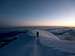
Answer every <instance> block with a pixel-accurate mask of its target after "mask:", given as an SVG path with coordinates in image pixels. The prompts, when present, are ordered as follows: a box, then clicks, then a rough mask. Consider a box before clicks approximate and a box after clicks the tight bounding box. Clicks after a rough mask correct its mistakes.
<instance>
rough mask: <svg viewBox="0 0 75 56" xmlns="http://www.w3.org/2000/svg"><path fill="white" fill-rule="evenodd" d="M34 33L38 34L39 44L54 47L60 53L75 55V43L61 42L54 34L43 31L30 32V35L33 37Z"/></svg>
mask: <svg viewBox="0 0 75 56" xmlns="http://www.w3.org/2000/svg"><path fill="white" fill-rule="evenodd" d="M36 32H39V40H40V43H41V44H43V45H46V46H48V47H51V46H52V47H55V49H59V50H62V51H66V52H72V53H75V41H68V40H61V39H59V38H58V37H57V36H55V35H54V34H52V33H50V32H47V31H44V30H32V35H34V36H35V35H36V34H35V33H36Z"/></svg>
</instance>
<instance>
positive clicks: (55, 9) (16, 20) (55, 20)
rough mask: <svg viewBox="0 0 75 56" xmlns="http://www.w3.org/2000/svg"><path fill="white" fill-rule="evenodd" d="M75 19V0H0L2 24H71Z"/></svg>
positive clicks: (0, 19)
mask: <svg viewBox="0 0 75 56" xmlns="http://www.w3.org/2000/svg"><path fill="white" fill-rule="evenodd" d="M74 20H75V0H0V21H1V24H2V25H10V26H27V25H35V26H37V25H46V26H47V25H48V26H52V25H58V26H62V25H63V26H68V25H67V24H70V26H71V25H72V24H73V23H74ZM63 22H64V23H63ZM72 22H73V23H72ZM65 23H66V25H65Z"/></svg>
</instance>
